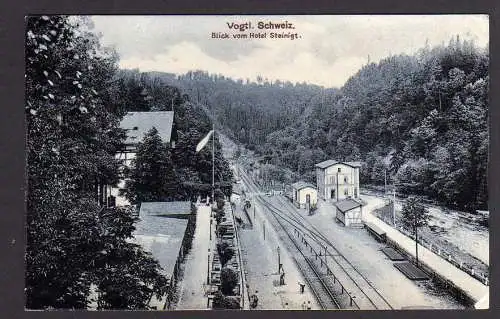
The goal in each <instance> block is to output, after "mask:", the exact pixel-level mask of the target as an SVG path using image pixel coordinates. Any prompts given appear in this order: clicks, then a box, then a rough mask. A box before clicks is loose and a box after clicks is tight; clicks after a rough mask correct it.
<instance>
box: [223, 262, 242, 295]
mask: <svg viewBox="0 0 500 319" xmlns="http://www.w3.org/2000/svg"><path fill="white" fill-rule="evenodd" d="M220 280H221V287H220V288H221V291H222V293H223V294H224V295H232V294H233V289H234V288H235V287H236V286H237V285H238V274H237V273H236V272H235V271H234V270H232V269H230V268H222V270H221V273H220Z"/></svg>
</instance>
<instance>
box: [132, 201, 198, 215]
mask: <svg viewBox="0 0 500 319" xmlns="http://www.w3.org/2000/svg"><path fill="white" fill-rule="evenodd" d="M189 214H191V202H189V201H183V202H144V203H141V209H140V211H139V216H140V217H142V216H148V215H149V216H170V215H189Z"/></svg>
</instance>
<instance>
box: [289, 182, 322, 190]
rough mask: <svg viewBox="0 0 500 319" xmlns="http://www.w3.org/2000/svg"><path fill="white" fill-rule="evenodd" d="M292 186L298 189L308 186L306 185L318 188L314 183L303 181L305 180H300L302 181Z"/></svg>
mask: <svg viewBox="0 0 500 319" xmlns="http://www.w3.org/2000/svg"><path fill="white" fill-rule="evenodd" d="M292 187H293V188H294V189H297V190H300V189H303V188H306V187H312V188H314V189H316V187H315V186H314V185H312V184H309V183H306V182H303V181H300V182H297V183H293V184H292Z"/></svg>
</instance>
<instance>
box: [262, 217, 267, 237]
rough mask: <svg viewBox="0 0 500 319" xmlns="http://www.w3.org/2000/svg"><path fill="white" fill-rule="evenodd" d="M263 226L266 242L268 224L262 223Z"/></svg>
mask: <svg viewBox="0 0 500 319" xmlns="http://www.w3.org/2000/svg"><path fill="white" fill-rule="evenodd" d="M262 225H263V228H264V240H266V222H265V221H264V222H263V223H262Z"/></svg>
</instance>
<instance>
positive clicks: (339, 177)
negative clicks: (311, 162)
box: [316, 160, 361, 202]
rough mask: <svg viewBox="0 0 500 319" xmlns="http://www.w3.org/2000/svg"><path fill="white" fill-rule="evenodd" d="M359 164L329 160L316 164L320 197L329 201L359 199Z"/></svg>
mask: <svg viewBox="0 0 500 319" xmlns="http://www.w3.org/2000/svg"><path fill="white" fill-rule="evenodd" d="M360 167H361V163H359V162H339V161H335V160H327V161H324V162H321V163H318V164H316V185H317V186H318V196H319V198H322V199H323V200H327V201H333V202H336V201H340V200H343V199H346V198H358V197H359V168H360Z"/></svg>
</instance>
